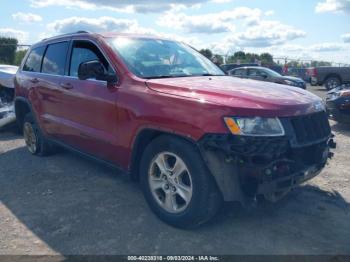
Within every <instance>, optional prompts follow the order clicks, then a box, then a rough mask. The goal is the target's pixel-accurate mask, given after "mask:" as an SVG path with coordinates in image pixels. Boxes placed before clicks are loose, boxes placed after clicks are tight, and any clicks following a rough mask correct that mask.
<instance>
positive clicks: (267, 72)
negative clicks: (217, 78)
mask: <svg viewBox="0 0 350 262" xmlns="http://www.w3.org/2000/svg"><path fill="white" fill-rule="evenodd" d="M228 74H229V75H230V76H234V77H239V78H249V79H253V80H258V81H265V82H273V83H277V84H282V85H289V86H295V87H299V88H302V89H306V83H305V81H304V80H302V79H300V78H297V77H293V76H282V75H280V74H279V73H277V72H275V71H273V70H271V69H269V68H266V67H257V66H246V67H239V68H236V69H233V70H230V71H229V72H228Z"/></svg>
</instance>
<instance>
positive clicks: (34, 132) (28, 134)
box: [23, 113, 53, 156]
mask: <svg viewBox="0 0 350 262" xmlns="http://www.w3.org/2000/svg"><path fill="white" fill-rule="evenodd" d="M23 137H24V141H25V143H26V146H27V149H28V151H29V152H30V153H31V154H32V155H38V156H46V155H50V154H51V153H52V150H53V148H52V146H51V145H50V143H49V142H48V141H47V139H46V138H45V137H44V135H43V134H42V132H41V130H40V129H39V127H38V125H37V124H36V122H35V120H34V117H33V115H32V114H31V113H28V114H27V115H26V116H25V117H24V121H23Z"/></svg>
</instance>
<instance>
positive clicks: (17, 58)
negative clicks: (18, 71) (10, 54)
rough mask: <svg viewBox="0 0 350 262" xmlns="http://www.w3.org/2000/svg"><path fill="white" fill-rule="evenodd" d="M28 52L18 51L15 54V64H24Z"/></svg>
mask: <svg viewBox="0 0 350 262" xmlns="http://www.w3.org/2000/svg"><path fill="white" fill-rule="evenodd" d="M26 53H27V50H18V51H17V52H16V54H15V62H14V64H15V65H17V66H19V65H20V64H21V62H22V59H23V57H24V56H25V55H26Z"/></svg>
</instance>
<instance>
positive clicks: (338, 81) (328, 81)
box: [307, 66, 350, 90]
mask: <svg viewBox="0 0 350 262" xmlns="http://www.w3.org/2000/svg"><path fill="white" fill-rule="evenodd" d="M307 74H308V75H309V76H310V78H311V80H310V81H311V84H312V85H324V86H325V87H326V89H327V90H331V89H333V88H336V87H338V86H340V85H342V84H347V83H350V67H335V66H321V67H310V68H308V69H307Z"/></svg>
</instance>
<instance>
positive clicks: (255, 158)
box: [199, 116, 335, 204]
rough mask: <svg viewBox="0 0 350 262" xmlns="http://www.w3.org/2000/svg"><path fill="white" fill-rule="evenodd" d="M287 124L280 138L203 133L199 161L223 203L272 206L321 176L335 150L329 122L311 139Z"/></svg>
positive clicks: (299, 125) (299, 124)
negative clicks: (263, 200) (262, 199)
mask: <svg viewBox="0 0 350 262" xmlns="http://www.w3.org/2000/svg"><path fill="white" fill-rule="evenodd" d="M315 117H319V116H315ZM309 120H310V119H309ZM286 121H287V120H283V121H282V122H284V123H283V124H284V127H285V130H286V135H285V136H283V137H247V136H235V135H231V134H207V135H205V136H204V137H203V138H202V139H201V140H200V141H199V148H200V151H201V154H202V157H203V159H204V161H205V162H206V164H207V166H208V168H209V170H210V171H211V173H212V174H213V176H214V178H215V180H216V182H217V184H218V187H219V188H220V190H221V192H222V194H223V197H224V199H225V200H226V201H240V202H241V203H243V204H244V203H248V202H250V200H251V199H255V198H256V197H257V196H258V195H263V196H264V197H265V198H266V199H268V200H270V201H276V200H278V199H279V198H281V197H282V196H284V195H285V194H286V193H287V192H288V191H290V189H292V188H293V187H295V186H297V185H299V184H301V183H303V182H305V181H306V180H309V179H311V178H313V177H314V176H316V175H318V174H319V173H320V172H321V170H322V169H323V167H324V166H325V165H326V163H327V160H328V159H329V158H331V157H332V155H333V153H331V152H330V150H331V148H335V143H334V141H333V135H332V134H331V132H330V129H329V124H328V122H327V123H326V122H325V123H324V124H325V127H324V132H321V131H320V130H317V132H318V133H317V134H316V135H315V136H313V137H312V138H313V139H311V137H305V136H301V135H302V134H300V135H299V133H300V128H302V127H301V122H300V121H299V120H298V121H299V122H300V123H299V122H297V124H296V125H295V126H297V127H298V128H299V130H297V131H296V132H294V131H293V128H292V124H290V123H293V121H294V120H293V119H292V120H288V121H287V122H289V124H288V123H286ZM310 121H311V120H310ZM312 122H313V123H316V121H313V120H312ZM318 123H319V122H318ZM318 123H317V124H318ZM320 128H323V127H321V126H320V127H319V129H320Z"/></svg>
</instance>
